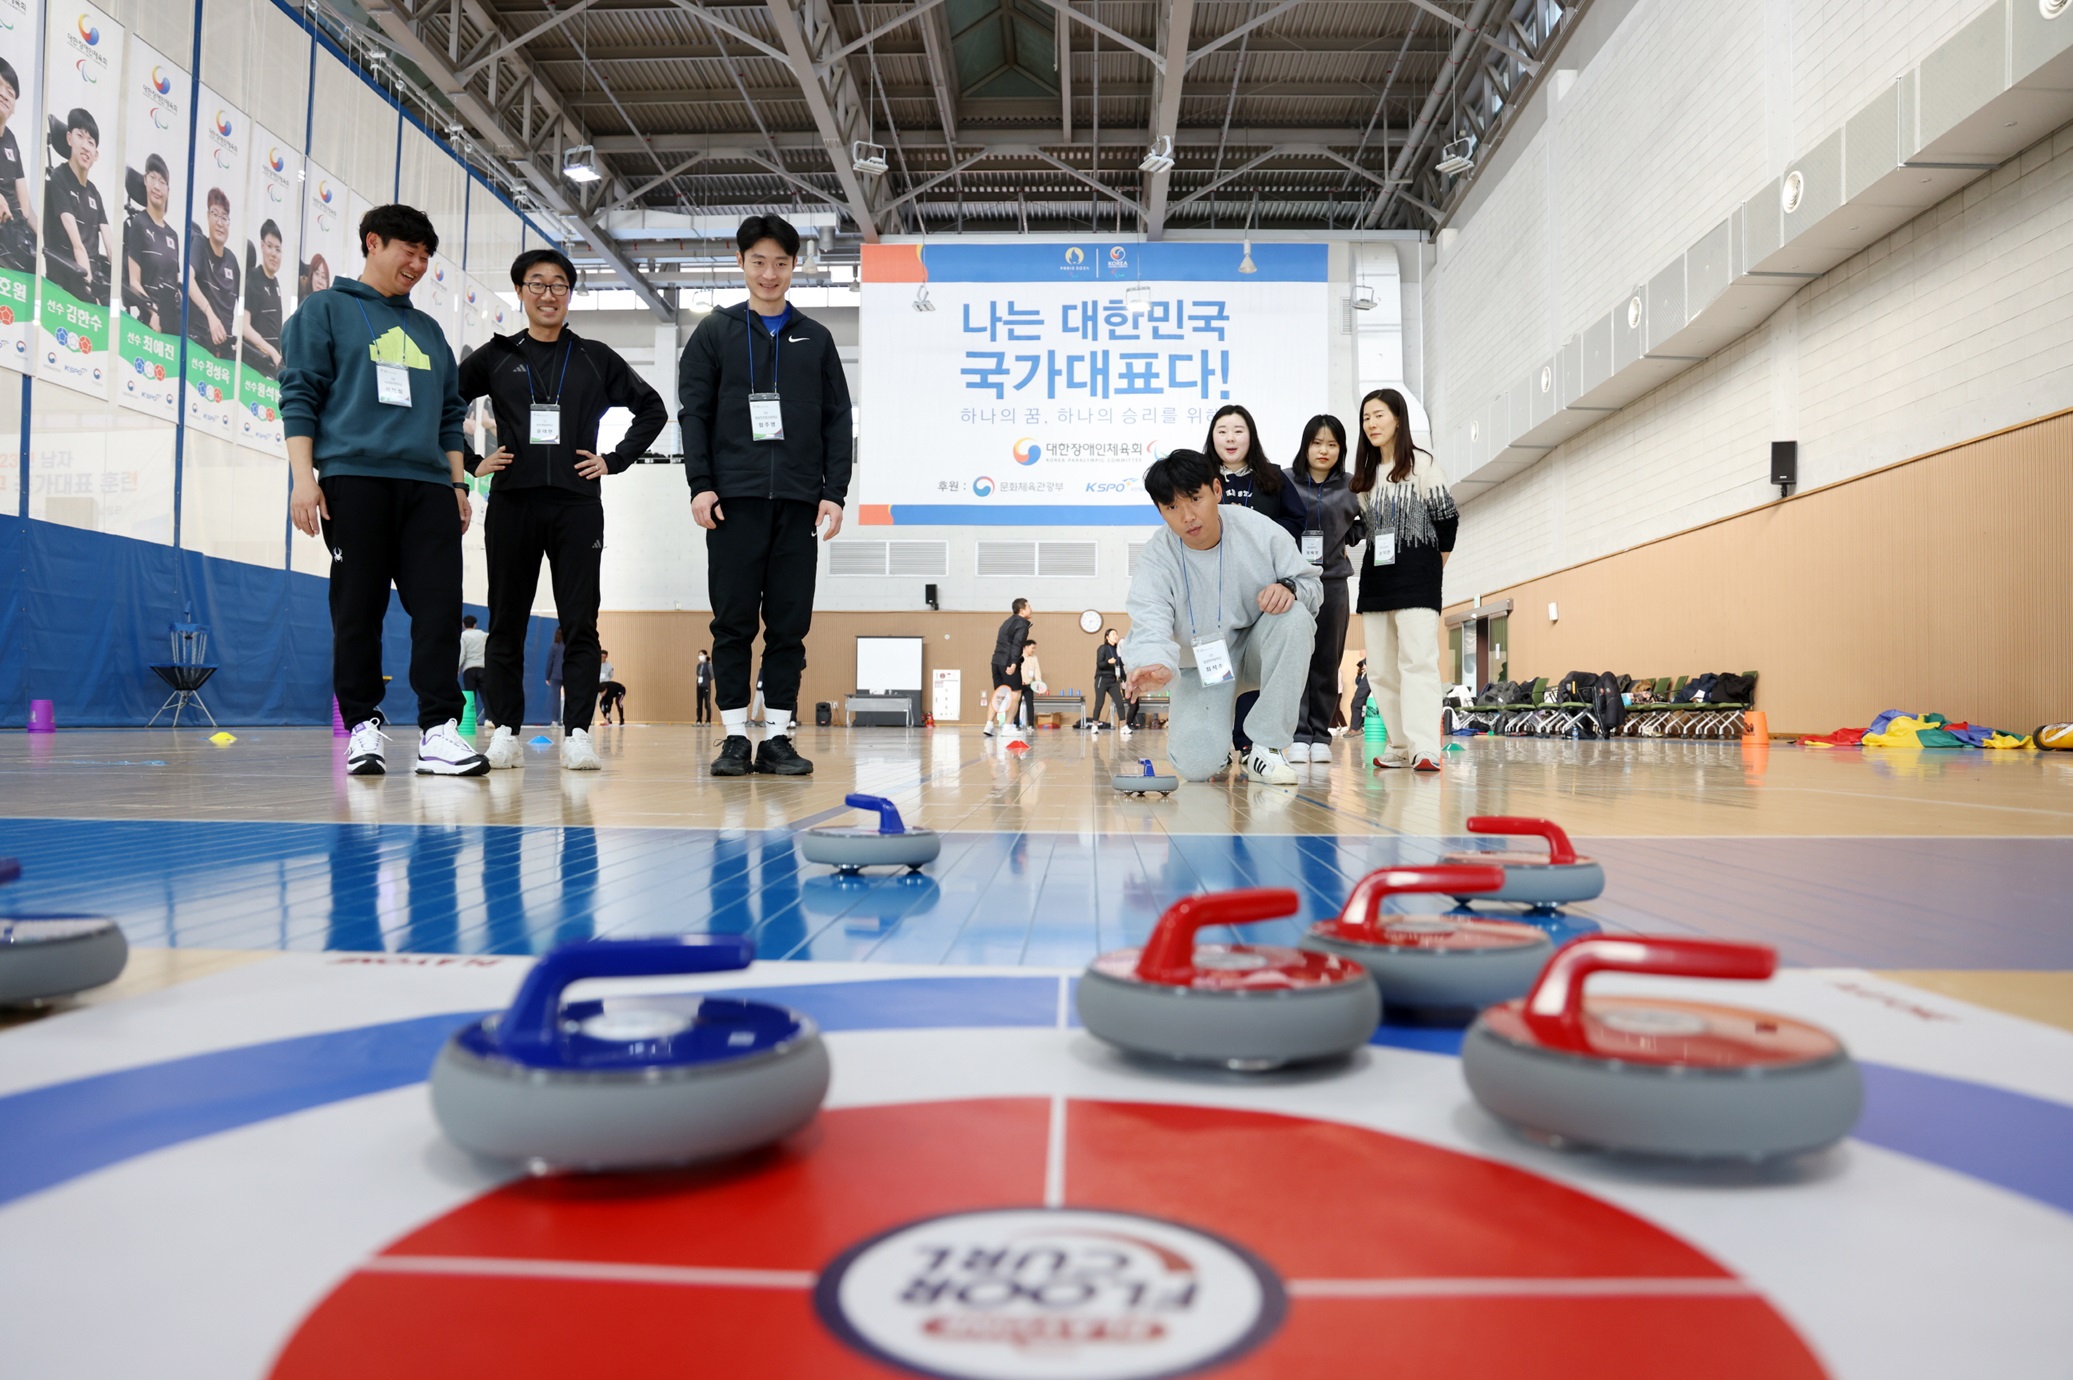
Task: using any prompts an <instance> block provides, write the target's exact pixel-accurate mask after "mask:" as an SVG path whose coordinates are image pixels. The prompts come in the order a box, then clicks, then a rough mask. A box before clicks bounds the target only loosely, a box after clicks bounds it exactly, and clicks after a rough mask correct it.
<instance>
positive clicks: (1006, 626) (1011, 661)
mask: <svg viewBox="0 0 2073 1380" xmlns="http://www.w3.org/2000/svg"><path fill="white" fill-rule="evenodd" d="M1027 641H1029V620H1028V619H1027V618H1024V617H1023V616H1022V615H1021V614H1019V613H1011V614H1009V615H1008V617H1007V620H1006V621H1005V622H1003V623H1002V624H1001V630H1000V631H999V632H998V633H996V634H995V635H994V639H993V664H994V665H996V666H1012V665H1015V664H1017V663H1019V662H1020V661H1021V660H1022V644H1023V643H1025V642H1027Z"/></svg>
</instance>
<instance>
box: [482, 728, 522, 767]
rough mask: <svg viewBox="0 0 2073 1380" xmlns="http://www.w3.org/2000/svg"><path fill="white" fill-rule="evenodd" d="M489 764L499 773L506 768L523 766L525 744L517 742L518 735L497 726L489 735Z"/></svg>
mask: <svg viewBox="0 0 2073 1380" xmlns="http://www.w3.org/2000/svg"><path fill="white" fill-rule="evenodd" d="M489 764H490V766H492V767H494V768H496V769H497V770H499V771H502V770H504V769H505V768H507V767H522V766H524V765H525V744H524V743H521V742H519V741H518V735H517V734H516V733H513V732H512V731H511V730H510V729H508V728H505V727H503V726H502V725H499V726H498V728H497V731H496V732H495V733H492V734H490V735H489Z"/></svg>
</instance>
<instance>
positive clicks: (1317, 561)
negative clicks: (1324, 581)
mask: <svg viewBox="0 0 2073 1380" xmlns="http://www.w3.org/2000/svg"><path fill="white" fill-rule="evenodd" d="M1303 559H1304V560H1306V561H1308V562H1310V564H1312V565H1323V564H1324V533H1322V532H1305V533H1304V534H1303Z"/></svg>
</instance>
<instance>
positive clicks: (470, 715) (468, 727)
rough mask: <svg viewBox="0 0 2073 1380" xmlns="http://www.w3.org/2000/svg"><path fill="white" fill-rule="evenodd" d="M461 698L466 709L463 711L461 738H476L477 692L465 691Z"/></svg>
mask: <svg viewBox="0 0 2073 1380" xmlns="http://www.w3.org/2000/svg"><path fill="white" fill-rule="evenodd" d="M461 698H462V699H463V701H464V702H465V707H464V708H463V709H462V710H461V736H462V737H463V738H472V737H474V736H475V692H474V691H473V690H468V691H464V692H462V696H461Z"/></svg>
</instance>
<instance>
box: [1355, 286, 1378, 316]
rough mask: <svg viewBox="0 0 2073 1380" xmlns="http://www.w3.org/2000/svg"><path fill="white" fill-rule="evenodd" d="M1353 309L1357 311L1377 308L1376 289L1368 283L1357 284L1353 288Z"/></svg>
mask: <svg viewBox="0 0 2073 1380" xmlns="http://www.w3.org/2000/svg"><path fill="white" fill-rule="evenodd" d="M1353 309H1354V310H1355V311H1373V310H1374V309H1375V290H1374V289H1373V288H1371V287H1369V286H1368V285H1367V284H1366V283H1361V284H1359V285H1358V286H1356V287H1355V288H1354V289H1353Z"/></svg>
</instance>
